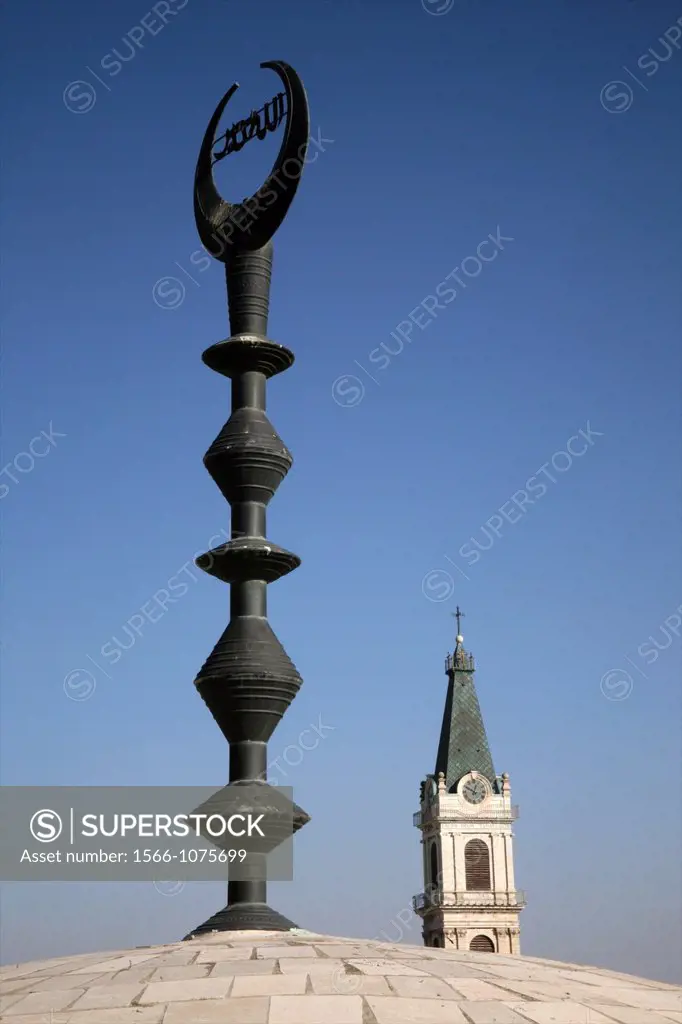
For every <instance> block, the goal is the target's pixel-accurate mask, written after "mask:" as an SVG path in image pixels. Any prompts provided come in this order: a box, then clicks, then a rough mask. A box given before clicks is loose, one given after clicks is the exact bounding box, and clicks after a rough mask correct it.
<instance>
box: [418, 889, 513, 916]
mask: <svg viewBox="0 0 682 1024" xmlns="http://www.w3.org/2000/svg"><path fill="white" fill-rule="evenodd" d="M525 905H526V894H525V892H523V890H522V889H514V890H510V891H509V892H488V891H481V892H476V891H474V890H466V891H462V892H420V893H417V895H416V896H413V897H412V907H413V909H414V912H415V913H416V914H419V913H420V912H422V911H424V910H428V909H430V908H432V907H511V908H514V909H517V910H518V909H520V908H521V907H525Z"/></svg>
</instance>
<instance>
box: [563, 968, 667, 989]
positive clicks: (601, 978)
mask: <svg viewBox="0 0 682 1024" xmlns="http://www.w3.org/2000/svg"><path fill="white" fill-rule="evenodd" d="M547 976H549V977H554V978H556V979H558V978H566V979H567V980H568V981H579V982H580V983H581V984H583V985H595V986H597V987H601V988H605V989H609V988H613V987H614V986H618V987H619V988H622V987H623V978H624V977H626V976H625V975H619V974H604V973H602V972H601V971H567V970H563V971H548V972H547ZM633 980H635V979H633V978H628V981H630V982H632V981H633ZM651 984H652V983H651V982H647V983H646V984H645V985H643V987H645V988H650V987H651ZM633 987H637V986H633ZM675 987H676V986H675V985H671V986H670V988H675Z"/></svg>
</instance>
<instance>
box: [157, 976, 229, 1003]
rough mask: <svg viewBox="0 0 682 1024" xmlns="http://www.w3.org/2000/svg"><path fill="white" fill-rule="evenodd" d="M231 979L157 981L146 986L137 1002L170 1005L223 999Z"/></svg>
mask: <svg viewBox="0 0 682 1024" xmlns="http://www.w3.org/2000/svg"><path fill="white" fill-rule="evenodd" d="M232 982H233V978H232V977H230V976H229V975H228V976H227V977H225V978H195V979H193V980H192V979H190V980H189V981H157V982H155V983H154V984H153V985H147V987H146V988H145V990H144V992H143V993H142V995H141V996H140V998H139V1000H138V1002H139V1003H140V1005H142V1006H144V1005H145V1004H146V1003H172V1002H174V1001H175V1002H185V1001H186V1000H188V999H224V998H225V996H226V995H227V993H228V992H229V991H230V989H231V987H232Z"/></svg>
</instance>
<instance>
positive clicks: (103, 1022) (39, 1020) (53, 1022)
mask: <svg viewBox="0 0 682 1024" xmlns="http://www.w3.org/2000/svg"><path fill="white" fill-rule="evenodd" d="M164 1013H165V1007H163V1006H132V1007H128V1008H127V1009H123V1008H117V1009H115V1010H83V1012H82V1013H70V1012H67V1013H54V1014H52V1016H50V1014H49V1013H48V1014H45V1013H40V1014H29V1015H28V1016H20V1017H11V1018H8V1019H9V1020H10V1021H11V1024H161V1022H162V1020H163V1015H164Z"/></svg>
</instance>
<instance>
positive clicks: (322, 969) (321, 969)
mask: <svg viewBox="0 0 682 1024" xmlns="http://www.w3.org/2000/svg"><path fill="white" fill-rule="evenodd" d="M257 962H258V961H256V963H257ZM279 969H280V971H281V972H282V974H301V973H306V972H307V973H308V974H333V973H334V971H341V972H343V971H344V966H343V960H332V959H331V957H329V958H325V957H321V956H318V958H317V959H316V960H308V959H307V958H304V957H300V958H299V957H292V958H291V959H287V960H280V961H279Z"/></svg>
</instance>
